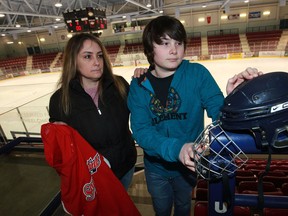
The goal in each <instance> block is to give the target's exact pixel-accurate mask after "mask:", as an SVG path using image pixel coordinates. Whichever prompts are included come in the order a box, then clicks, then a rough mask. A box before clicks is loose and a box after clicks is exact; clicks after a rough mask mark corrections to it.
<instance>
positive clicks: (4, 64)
mask: <svg viewBox="0 0 288 216" xmlns="http://www.w3.org/2000/svg"><path fill="white" fill-rule="evenodd" d="M26 61H27V57H26V56H25V57H17V58H8V59H1V60H0V67H1V69H2V71H4V73H6V74H9V73H17V72H19V73H20V72H22V71H25V70H26Z"/></svg>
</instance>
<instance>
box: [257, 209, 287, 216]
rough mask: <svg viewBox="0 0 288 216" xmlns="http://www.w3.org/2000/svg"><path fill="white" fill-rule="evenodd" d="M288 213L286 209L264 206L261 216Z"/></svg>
mask: <svg viewBox="0 0 288 216" xmlns="http://www.w3.org/2000/svg"><path fill="white" fill-rule="evenodd" d="M278 215H288V209H275V208H264V209H263V216H278Z"/></svg>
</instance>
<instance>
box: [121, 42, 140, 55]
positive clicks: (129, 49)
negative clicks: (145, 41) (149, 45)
mask: <svg viewBox="0 0 288 216" xmlns="http://www.w3.org/2000/svg"><path fill="white" fill-rule="evenodd" d="M143 50H144V49H143V45H142V43H141V42H139V43H131V44H125V47H124V50H123V54H131V53H141V52H142V53H143Z"/></svg>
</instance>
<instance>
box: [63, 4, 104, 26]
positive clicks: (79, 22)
mask: <svg viewBox="0 0 288 216" xmlns="http://www.w3.org/2000/svg"><path fill="white" fill-rule="evenodd" d="M63 17H64V21H65V24H66V26H67V30H68V32H92V31H97V30H103V29H107V19H106V13H105V11H104V10H99V9H96V8H92V7H87V8H82V9H75V10H68V11H65V12H63Z"/></svg>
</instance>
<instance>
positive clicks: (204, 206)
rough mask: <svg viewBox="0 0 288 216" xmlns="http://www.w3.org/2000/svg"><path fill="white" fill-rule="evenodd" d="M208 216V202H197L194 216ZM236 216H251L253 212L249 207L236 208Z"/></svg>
mask: <svg viewBox="0 0 288 216" xmlns="http://www.w3.org/2000/svg"><path fill="white" fill-rule="evenodd" d="M206 215H208V202H207V201H197V202H196V203H195V206H194V216H206ZM233 215H234V216H250V215H251V212H250V209H249V207H243V206H234V209H233Z"/></svg>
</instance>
